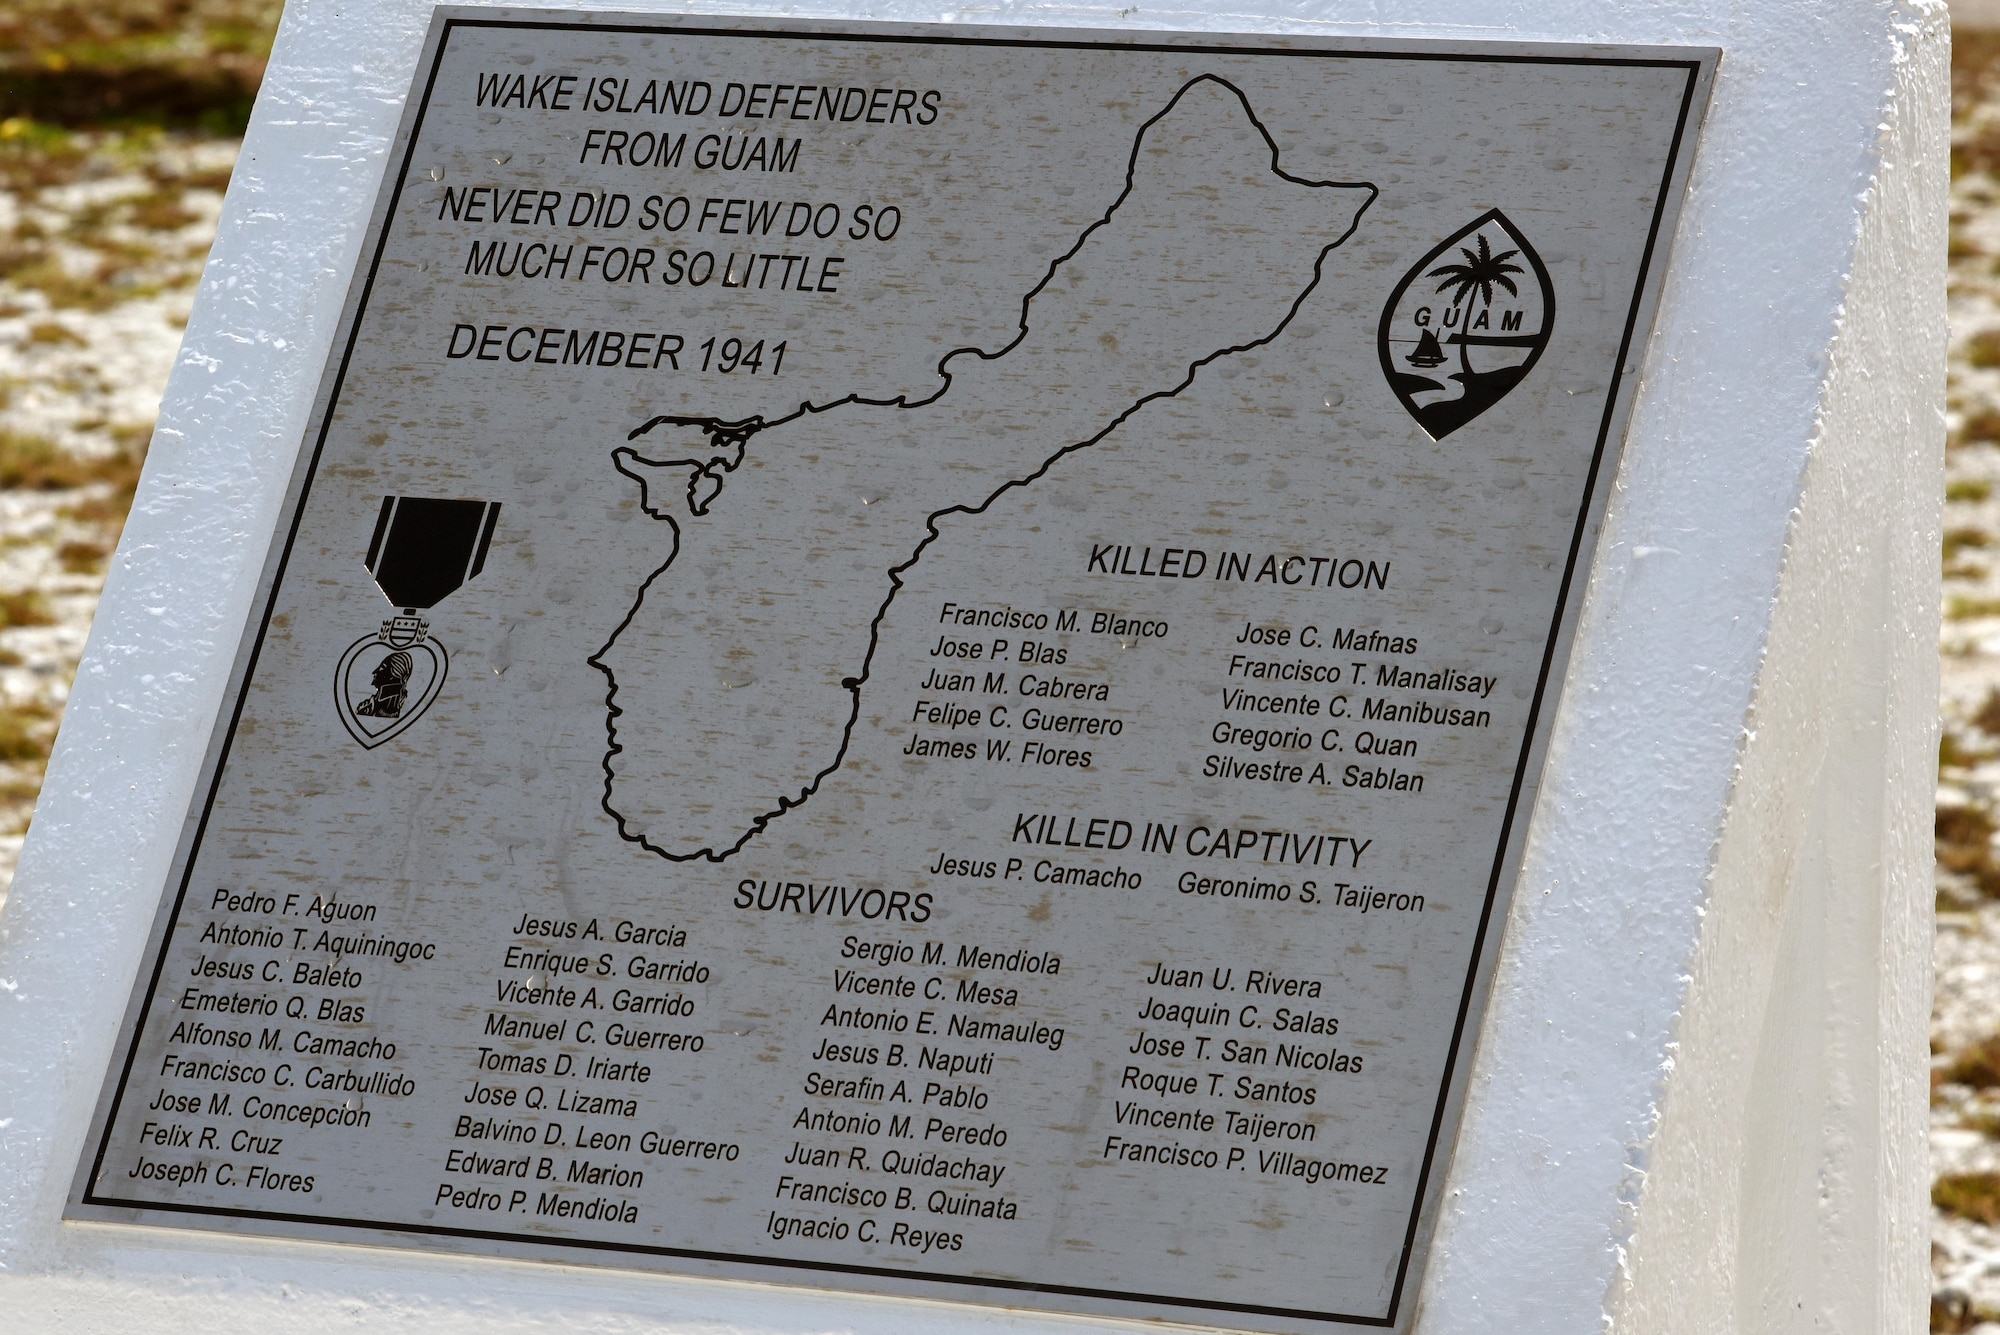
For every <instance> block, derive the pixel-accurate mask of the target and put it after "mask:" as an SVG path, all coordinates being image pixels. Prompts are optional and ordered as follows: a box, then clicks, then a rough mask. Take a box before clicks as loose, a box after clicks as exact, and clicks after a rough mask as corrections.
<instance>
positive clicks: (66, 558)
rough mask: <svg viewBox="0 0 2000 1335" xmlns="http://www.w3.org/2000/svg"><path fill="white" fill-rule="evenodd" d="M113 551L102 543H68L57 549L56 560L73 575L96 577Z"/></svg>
mask: <svg viewBox="0 0 2000 1335" xmlns="http://www.w3.org/2000/svg"><path fill="white" fill-rule="evenodd" d="M109 555H111V549H110V548H109V547H106V546H105V545H104V544H103V543H101V542H66V543H64V544H63V545H62V546H60V547H58V548H56V560H58V561H60V562H62V568H63V569H64V570H66V571H68V572H69V573H70V574H72V575H95V574H97V573H98V572H99V571H101V570H103V569H104V558H105V557H107V556H109Z"/></svg>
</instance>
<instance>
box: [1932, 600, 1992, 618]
mask: <svg viewBox="0 0 2000 1335" xmlns="http://www.w3.org/2000/svg"><path fill="white" fill-rule="evenodd" d="M1981 617H2000V598H1950V599H1947V600H1946V601H1945V605H1944V619H1945V620H1946V621H1977V620H1978V619H1979V618H1981Z"/></svg>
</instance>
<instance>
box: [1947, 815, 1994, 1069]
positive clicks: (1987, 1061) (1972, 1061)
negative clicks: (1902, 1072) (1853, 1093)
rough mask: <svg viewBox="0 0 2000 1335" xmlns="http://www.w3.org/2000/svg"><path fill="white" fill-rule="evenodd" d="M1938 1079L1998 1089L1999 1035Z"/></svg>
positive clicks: (1950, 1066)
mask: <svg viewBox="0 0 2000 1335" xmlns="http://www.w3.org/2000/svg"><path fill="white" fill-rule="evenodd" d="M1964 809H1965V808H1960V810H1964ZM1987 828H1988V829H1991V828H1992V826H1991V825H1988V826H1987ZM1940 1078H1941V1079H1942V1080H1943V1081H1944V1083H1945V1084H1947V1085H1970V1086H1971V1087H1972V1088H1974V1089H1994V1088H1996V1087H2000V1034H1994V1035H1992V1036H1991V1037H1988V1038H1984V1039H1981V1040H1980V1041H1979V1042H1977V1043H1974V1044H1973V1045H1972V1046H1971V1047H1969V1048H1966V1049H1965V1050H1964V1051H1962V1052H1960V1053H1959V1054H1958V1055H1957V1056H1956V1057H1954V1058H1952V1059H1951V1061H1950V1062H1949V1063H1948V1064H1946V1066H1945V1067H1944V1069H1943V1071H1942V1072H1941V1073H1940Z"/></svg>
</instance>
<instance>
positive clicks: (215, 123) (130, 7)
mask: <svg viewBox="0 0 2000 1335" xmlns="http://www.w3.org/2000/svg"><path fill="white" fill-rule="evenodd" d="M282 11H283V5H282V3H281V0H11V2H10V3H9V4H8V5H6V6H4V7H0V79H4V80H5V83H6V87H7V102H8V107H9V110H11V111H13V112H14V113H15V114H16V115H17V116H21V117H33V118H34V119H35V120H36V121H39V122H44V123H48V124H52V125H58V126H68V127H76V126H91V125H107V124H119V123H124V124H145V125H164V126H172V127H176V128H184V129H199V130H202V131H204V132H206V133H209V134H240V133H242V129H243V126H244V124H245V122H246V121H248V119H249V114H250V104H251V102H252V100H253V99H254V98H255V97H256V94H257V85H258V83H259V82H260V81H261V80H262V79H263V75H264V62H265V59H266V58H267V57H268V56H269V54H270V50H271V38H272V36H273V34H274V33H275V31H276V29H277V22H278V16H279V14H280V13H282Z"/></svg>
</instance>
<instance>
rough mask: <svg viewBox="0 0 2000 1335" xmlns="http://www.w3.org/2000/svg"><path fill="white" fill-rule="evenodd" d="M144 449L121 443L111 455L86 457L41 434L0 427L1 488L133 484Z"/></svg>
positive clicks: (55, 488)
mask: <svg viewBox="0 0 2000 1335" xmlns="http://www.w3.org/2000/svg"><path fill="white" fill-rule="evenodd" d="M144 461H145V451H144V450H143V449H142V450H133V449H132V448H131V447H130V446H127V445H124V444H123V443H122V442H121V443H120V446H119V448H118V449H117V451H116V452H114V453H112V454H108V455H105V456H103V457H101V458H92V459H86V458H82V457H80V456H78V455H75V454H72V453H70V452H69V451H68V450H65V449H63V448H61V447H60V446H58V445H57V444H56V443H55V442H54V441H52V440H49V439H47V438H46V437H43V436H30V435H26V434H24V433H22V432H19V431H7V430H0V491H74V490H75V489H76V488H78V487H88V486H90V485H91V484H93V483H97V482H109V483H112V484H114V485H115V486H117V487H120V488H124V487H127V486H131V485H136V484H137V482H138V478H139V469H140V467H141V466H142V465H143V464H144Z"/></svg>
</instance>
